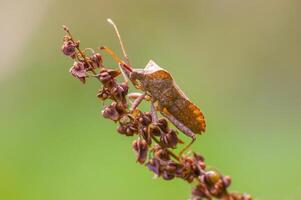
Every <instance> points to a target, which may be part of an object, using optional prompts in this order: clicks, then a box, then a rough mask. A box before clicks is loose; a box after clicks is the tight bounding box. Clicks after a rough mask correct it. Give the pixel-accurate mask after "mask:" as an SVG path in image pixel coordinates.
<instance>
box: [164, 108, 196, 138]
mask: <svg viewBox="0 0 301 200" xmlns="http://www.w3.org/2000/svg"><path fill="white" fill-rule="evenodd" d="M161 114H162V115H163V116H164V117H166V118H167V119H168V120H169V121H170V122H171V123H173V125H175V126H176V127H177V128H178V129H179V130H180V131H182V132H183V133H184V134H185V135H187V136H188V137H191V138H192V139H193V140H195V137H196V136H195V133H194V132H192V130H190V129H189V128H188V127H187V126H185V125H184V124H182V123H181V122H180V121H178V120H177V119H176V118H175V117H174V116H172V115H171V114H169V113H168V112H161Z"/></svg>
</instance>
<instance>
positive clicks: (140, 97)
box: [130, 93, 146, 112]
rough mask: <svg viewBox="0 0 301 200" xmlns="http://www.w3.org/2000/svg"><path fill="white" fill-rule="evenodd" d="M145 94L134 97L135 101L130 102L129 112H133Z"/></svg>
mask: <svg viewBox="0 0 301 200" xmlns="http://www.w3.org/2000/svg"><path fill="white" fill-rule="evenodd" d="M145 96H146V94H145V93H143V94H141V95H140V96H138V97H137V98H136V99H135V101H134V102H133V103H132V106H131V108H130V112H133V111H134V110H135V109H136V108H137V107H138V106H139V104H140V103H141V102H142V100H143V99H144V98H145Z"/></svg>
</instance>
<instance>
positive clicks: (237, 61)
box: [0, 0, 301, 200]
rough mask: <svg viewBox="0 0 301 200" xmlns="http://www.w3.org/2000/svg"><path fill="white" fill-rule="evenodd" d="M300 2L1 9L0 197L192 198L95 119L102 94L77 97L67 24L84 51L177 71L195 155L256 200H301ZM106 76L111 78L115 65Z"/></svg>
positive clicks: (54, 4) (100, 3)
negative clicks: (194, 135)
mask: <svg viewBox="0 0 301 200" xmlns="http://www.w3.org/2000/svg"><path fill="white" fill-rule="evenodd" d="M300 6H301V4H300V1H299V0H285V1H284V0H266V1H262V0H253V1H241V0H227V1H225V0H187V1H179V0H164V1H162V0H152V1H141V0H140V1H139V0H127V1H122V0H119V1H117V0H107V1H104V0H92V1H76V0H65V1H59V0H27V1H21V0H19V1H8V0H1V1H0V22H1V28H0V36H1V37H0V38H1V39H0V40H1V47H0V69H1V73H0V95H1V96H0V199H1V200H41V199H43V200H83V199H90V200H92V199H114V200H115V199H145V200H150V199H158V200H159V199H162V200H163V199H179V200H183V199H187V198H188V196H189V193H190V190H191V189H192V187H191V186H190V185H188V184H186V183H185V182H183V181H181V180H174V181H171V182H166V181H162V180H160V179H159V180H154V179H152V176H153V175H152V173H150V172H149V171H148V170H147V169H146V168H145V167H143V166H140V165H139V164H137V163H135V157H134V154H133V152H132V150H131V142H132V140H133V138H126V137H124V136H121V135H119V134H117V133H116V131H115V124H113V123H111V122H109V121H107V120H105V119H103V118H102V117H101V116H100V110H101V104H100V103H99V102H98V100H97V99H96V97H95V94H96V91H97V89H98V88H99V84H98V83H96V81H94V80H93V81H88V84H86V85H82V84H81V83H80V82H79V81H78V80H75V79H74V78H73V77H72V76H71V75H70V74H69V73H68V70H69V67H70V66H71V65H72V61H71V60H69V59H67V58H66V57H64V56H63V55H62V54H61V51H60V46H61V42H62V37H63V35H64V32H63V30H62V28H61V25H62V24H66V25H68V26H69V27H70V28H71V30H72V32H73V34H74V35H75V36H76V38H77V39H80V40H81V44H82V47H93V48H97V47H98V46H100V45H108V46H110V47H111V48H112V49H114V50H116V51H117V52H118V53H119V55H120V49H119V46H118V43H117V40H116V37H115V35H114V34H113V30H112V28H111V27H110V26H109V25H108V23H107V22H106V18H108V17H110V18H112V19H114V20H115V22H116V23H117V24H118V26H119V29H120V32H121V34H122V37H123V40H124V42H125V45H126V49H127V51H128V54H129V56H130V59H131V61H132V63H133V64H134V66H137V67H140V68H143V67H144V66H145V65H146V63H147V62H148V60H149V59H154V60H155V61H156V62H157V63H158V64H159V65H161V66H163V67H165V68H166V69H167V70H169V71H170V72H171V73H172V74H173V76H174V78H175V79H176V80H177V83H178V85H179V86H180V87H181V88H182V89H183V90H184V91H185V93H186V94H187V95H188V96H189V97H190V98H191V100H192V101H193V102H195V103H196V104H197V105H198V106H199V107H201V109H202V110H203V112H204V114H205V116H206V119H207V127H208V128H207V132H206V134H204V135H203V136H200V137H198V140H197V142H196V143H195V144H194V146H193V149H194V150H196V151H199V152H201V153H202V154H204V155H205V157H206V159H207V163H208V164H209V165H210V166H211V167H212V168H217V169H218V170H220V171H221V172H223V173H224V174H229V175H231V177H232V179H233V184H232V186H231V190H239V191H243V192H247V193H250V194H252V195H253V196H254V199H259V200H260V199H264V200H265V199H272V200H283V199H288V200H290V199H301V170H300V169H301V143H300V142H301V134H300V131H301V92H300V84H301V78H300V75H301V74H300V73H301V55H300V52H301V27H300V22H301V18H300V17H301V15H300V13H301V12H300V11H301V7H300ZM106 60H107V63H108V65H111V66H112V67H114V66H116V65H115V64H114V62H113V61H112V60H111V59H110V58H108V57H106Z"/></svg>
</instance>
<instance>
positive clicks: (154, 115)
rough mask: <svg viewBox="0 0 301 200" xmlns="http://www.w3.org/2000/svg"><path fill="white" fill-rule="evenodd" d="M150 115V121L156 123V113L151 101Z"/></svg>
mask: <svg viewBox="0 0 301 200" xmlns="http://www.w3.org/2000/svg"><path fill="white" fill-rule="evenodd" d="M151 115H152V121H153V122H154V123H155V124H156V123H157V122H158V115H157V113H156V109H155V105H154V103H153V102H152V103H151Z"/></svg>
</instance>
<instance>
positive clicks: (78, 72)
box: [69, 61, 87, 83]
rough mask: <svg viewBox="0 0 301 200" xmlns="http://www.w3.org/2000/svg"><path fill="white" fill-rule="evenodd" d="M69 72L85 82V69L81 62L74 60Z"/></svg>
mask: <svg viewBox="0 0 301 200" xmlns="http://www.w3.org/2000/svg"><path fill="white" fill-rule="evenodd" d="M69 72H70V73H71V74H72V75H73V76H74V77H76V78H78V79H79V80H80V81H81V82H83V83H85V82H86V77H87V71H86V69H85V65H84V63H83V62H76V61H75V62H74V63H73V65H72V67H71V68H70V70H69Z"/></svg>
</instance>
